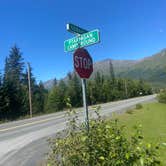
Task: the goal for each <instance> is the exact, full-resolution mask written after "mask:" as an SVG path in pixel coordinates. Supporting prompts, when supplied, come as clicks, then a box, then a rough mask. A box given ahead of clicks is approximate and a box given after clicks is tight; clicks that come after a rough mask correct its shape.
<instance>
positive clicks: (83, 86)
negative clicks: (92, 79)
mask: <svg viewBox="0 0 166 166" xmlns="http://www.w3.org/2000/svg"><path fill="white" fill-rule="evenodd" d="M81 81H82V94H83V104H84V110H85V125H86V128H87V132H89V114H88V106H87V101H86V79H81Z"/></svg>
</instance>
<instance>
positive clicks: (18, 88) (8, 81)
mask: <svg viewBox="0 0 166 166" xmlns="http://www.w3.org/2000/svg"><path fill="white" fill-rule="evenodd" d="M23 68H24V63H23V59H22V54H21V52H20V50H19V48H18V47H17V46H14V47H12V48H11V50H10V54H9V57H7V58H6V60H5V70H4V71H5V72H4V79H3V80H4V81H3V84H4V86H3V87H4V92H5V93H4V94H6V96H5V97H6V99H7V101H8V104H7V107H6V112H7V117H8V118H10V119H15V118H17V117H19V116H21V115H24V113H25V110H24V104H25V103H24V100H23V98H24V97H23V96H24V93H23V92H22V90H23V89H22V79H23Z"/></svg>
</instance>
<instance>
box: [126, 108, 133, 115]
mask: <svg viewBox="0 0 166 166" xmlns="http://www.w3.org/2000/svg"><path fill="white" fill-rule="evenodd" d="M133 112H134V110H132V109H128V110H127V111H126V113H127V114H133Z"/></svg>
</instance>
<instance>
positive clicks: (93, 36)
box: [64, 29, 100, 52]
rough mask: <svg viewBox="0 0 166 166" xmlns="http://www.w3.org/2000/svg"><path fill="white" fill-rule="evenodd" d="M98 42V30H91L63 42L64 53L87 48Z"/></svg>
mask: <svg viewBox="0 0 166 166" xmlns="http://www.w3.org/2000/svg"><path fill="white" fill-rule="evenodd" d="M98 42H100V35H99V30H98V29H96V30H93V31H90V32H87V33H84V34H82V35H79V36H77V37H74V38H71V39H68V40H65V41H64V50H65V52H69V51H74V50H76V49H77V48H81V47H85V46H89V45H92V44H95V43H98Z"/></svg>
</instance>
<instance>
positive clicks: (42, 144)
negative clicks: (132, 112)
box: [0, 95, 156, 166]
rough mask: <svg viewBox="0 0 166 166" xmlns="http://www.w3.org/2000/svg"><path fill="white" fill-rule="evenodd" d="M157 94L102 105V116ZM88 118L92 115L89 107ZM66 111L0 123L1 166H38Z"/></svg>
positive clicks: (118, 111) (64, 125)
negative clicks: (49, 139)
mask: <svg viewBox="0 0 166 166" xmlns="http://www.w3.org/2000/svg"><path fill="white" fill-rule="evenodd" d="M155 97H156V95H150V96H145V97H137V98H132V99H127V100H122V101H116V102H111V103H106V104H101V111H100V113H101V115H102V116H110V115H111V114H112V113H113V112H117V113H121V112H123V111H125V110H126V109H128V108H131V107H134V106H135V105H136V104H138V103H144V102H151V101H154V100H155ZM89 110H90V111H89V113H90V117H91V118H94V117H95V114H94V111H93V109H92V108H89ZM78 112H79V113H78V116H79V121H80V122H83V121H84V111H83V108H80V111H78ZM66 123H67V116H66V112H58V113H54V114H49V115H44V116H39V117H34V118H32V119H25V120H19V121H15V122H9V123H5V124H1V125H0V166H39V165H41V162H42V161H43V160H44V159H45V158H46V156H47V155H46V154H47V152H48V150H49V146H48V141H47V140H48V138H50V137H53V136H55V134H56V133H57V132H59V131H62V130H63V129H65V128H66Z"/></svg>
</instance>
